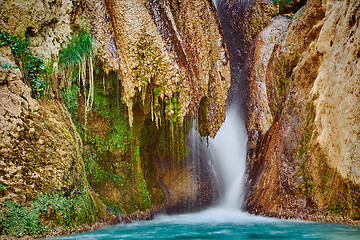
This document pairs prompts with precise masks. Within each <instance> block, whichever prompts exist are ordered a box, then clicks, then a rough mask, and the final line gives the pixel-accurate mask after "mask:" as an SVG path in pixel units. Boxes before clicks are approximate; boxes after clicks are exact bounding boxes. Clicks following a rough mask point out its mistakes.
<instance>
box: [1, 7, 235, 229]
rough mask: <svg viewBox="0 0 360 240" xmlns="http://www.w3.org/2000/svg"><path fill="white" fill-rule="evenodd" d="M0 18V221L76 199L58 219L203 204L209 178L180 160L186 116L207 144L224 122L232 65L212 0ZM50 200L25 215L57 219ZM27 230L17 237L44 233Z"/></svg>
mask: <svg viewBox="0 0 360 240" xmlns="http://www.w3.org/2000/svg"><path fill="white" fill-rule="evenodd" d="M0 12H1V19H0V26H1V30H2V31H1V33H0V59H1V63H0V100H1V103H2V105H1V106H0V112H1V114H2V116H0V117H1V118H0V125H1V126H3V128H2V132H1V136H0V137H1V138H0V139H1V145H0V146H1V149H0V153H1V155H0V166H1V167H0V173H1V174H0V184H1V185H0V201H1V202H0V203H1V204H2V205H1V206H0V211H1V213H4V214H5V213H8V214H15V213H13V212H11V211H16V209H10V210H9V208H10V207H9V206H12V205H11V204H14V203H12V202H11V201H15V202H17V203H19V204H22V205H24V206H28V207H29V209H28V210H24V211H38V209H40V208H37V207H31V205H32V204H31V201H32V200H34V201H37V203H39V202H40V203H39V204H41V200H39V199H40V198H41V197H42V196H48V198H50V199H54V198H55V197H59V198H61V199H60V200H61V201H67V199H77V200H76V201H79V202H77V203H76V205H78V206H81V207H80V210H79V209H77V210H76V211H75V210H74V209H72V207H74V206H73V205H71V204H70V205H69V204H68V205H69V206H67V207H68V210H67V211H70V212H71V214H72V213H74V214H75V215H74V216H73V217H72V218H71V220H64V221H63V220H62V221H59V222H62V224H65V223H66V224H70V225H71V226H72V225H73V224H75V225H79V224H82V223H93V222H94V221H97V220H101V221H113V220H114V219H113V217H112V213H115V214H126V213H129V214H131V213H134V212H135V211H147V210H149V209H152V208H153V209H155V208H160V209H162V208H163V207H164V205H165V207H166V206H168V207H169V208H173V209H177V210H176V211H179V210H180V211H183V210H190V208H189V206H190V205H191V206H195V208H199V206H201V204H200V205H199V206H198V205H196V203H195V202H196V201H199V202H206V204H210V203H211V200H212V198H213V195H212V194H213V193H211V191H210V190H206V191H201V190H203V189H211V183H210V181H208V180H201V179H200V178H199V177H198V176H196V174H197V172H198V170H197V171H195V170H194V169H192V168H193V166H188V165H187V164H185V161H186V158H187V145H186V141H187V135H188V133H189V130H190V123H191V119H192V118H198V119H199V120H198V123H199V125H198V128H199V131H200V132H201V134H202V135H203V136H211V137H213V136H215V134H216V132H217V130H218V129H219V128H220V126H221V124H222V122H223V121H224V119H225V107H226V100H227V92H228V89H229V87H230V62H229V56H228V52H227V48H226V44H225V41H224V39H223V33H222V29H221V26H220V22H219V20H218V17H217V13H216V10H215V7H214V5H213V3H212V2H211V1H207V0H201V1H190V0H186V1H156V0H134V1H121V0H115V1H107V0H81V1H70V0H65V1H59V0H46V1H22V0H14V1H6V2H4V3H3V4H2V6H1V10H0ZM88 33H89V34H88ZM81 34H83V35H81ZM25 36H26V38H25ZM88 40H90V41H88ZM87 44H88V45H87ZM86 47H87V49H85V48H86ZM66 54H67V55H66ZM85 54H86V55H85ZM71 58H74V59H77V60H73V59H71ZM90 60H91V61H90ZM92 63H94V65H92ZM92 69H93V71H92ZM81 79H82V80H81ZM87 79H91V81H90V80H87ZM30 87H31V88H30ZM31 90H32V92H31ZM89 95H90V96H94V100H93V104H92V109H91V110H85V108H86V106H85V105H87V103H86V97H87V96H89ZM39 96H41V97H40V98H39ZM65 107H66V108H65ZM70 115H71V116H70ZM202 164H204V163H202ZM201 166H202V165H201ZM199 171H200V170H199ZM201 171H202V172H201V173H199V174H202V175H206V176H208V175H207V173H206V171H207V170H206V169H204V170H201ZM169 179H170V182H169ZM173 179H182V180H183V181H181V182H179V185H177V187H176V188H175V187H174V185H173V182H172V180H173ZM195 180H196V181H195ZM178 186H179V187H178ZM201 188H203V189H201ZM201 192H203V193H201ZM169 193H171V196H169V195H167V194H169ZM205 193H206V196H205V195H204V194H205ZM201 194H202V195H201ZM8 200H11V201H10V202H9V201H8ZM60 200H59V199H58V200H51V201H60ZM51 201H50V200H49V203H48V204H50V205H49V206H48V208H47V209H48V212H47V213H46V214H45V213H44V214H43V215H41V214H40V213H39V215H36V214H33V215H31V216H33V217H35V220H36V221H40V219H39V217H40V218H41V221H42V222H43V223H44V222H46V223H47V222H48V221H50V220H51V221H52V220H54V219H50V218H57V217H58V218H59V219H62V218H63V217H64V216H62V215H61V214H60V215H59V214H58V213H56V211H58V212H59V210H56V209H53V208H54V206H53V205H51V204H54V202H51ZM74 201H75V200H74ZM37 203H36V204H37ZM36 204H35V205H36ZM72 204H73V203H72ZM104 204H105V205H106V209H107V210H108V211H107V212H105V205H104ZM188 205H189V206H188ZM63 207H64V206H63ZM18 208H21V207H19V206H18ZM64 211H65V210H62V212H64ZM81 211H83V212H81ZM54 214H55V215H54ZM69 214H70V213H69ZM76 214H77V215H76ZM141 214H142V213H141ZM141 214H138V215H137V216H142V215H141ZM4 216H5V215H4ZM9 216H10V215H9ZM84 216H86V217H84ZM9 219H10V218H9ZM35 220H34V221H35ZM3 221H8V220H7V218H0V225H1V226H5V224H4V222H3ZM9 221H10V220H9ZM2 224H3V225H2ZM30 225H31V224H30ZM30 225H29V224H26V223H25V224H24V225H21V224H20V225H19V229H20V230H19V235H22V234H28V233H29V232H32V233H34V232H37V233H41V232H42V231H45V230H44V229H43V228H41V226H42V225H41V224H38V227H39V228H36V230H34V229H28V227H29V226H30ZM1 226H0V230H1V231H3V232H2V233H5V234H9V233H10V232H11V229H8V228H1ZM6 226H10V224H9V225H6Z"/></svg>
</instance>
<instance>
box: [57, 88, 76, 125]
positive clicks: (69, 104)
mask: <svg viewBox="0 0 360 240" xmlns="http://www.w3.org/2000/svg"><path fill="white" fill-rule="evenodd" d="M79 91H80V89H79V87H78V86H77V85H76V84H72V85H71V86H70V89H69V90H65V91H62V93H61V95H62V99H63V102H64V104H65V107H66V108H67V110H68V111H69V113H70V114H71V117H72V118H73V119H74V120H75V119H76V109H77V108H78V106H79V102H78V98H79Z"/></svg>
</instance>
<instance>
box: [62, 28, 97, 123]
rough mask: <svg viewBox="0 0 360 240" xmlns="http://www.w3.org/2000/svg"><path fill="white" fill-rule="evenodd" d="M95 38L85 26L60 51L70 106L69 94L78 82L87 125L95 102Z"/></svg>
mask: <svg viewBox="0 0 360 240" xmlns="http://www.w3.org/2000/svg"><path fill="white" fill-rule="evenodd" d="M93 49H94V47H93V38H92V36H91V33H90V31H89V29H88V27H87V26H86V25H83V26H82V27H81V28H80V30H79V31H78V32H76V33H75V34H74V36H73V37H72V38H71V39H69V40H68V41H67V43H66V46H65V47H64V48H63V49H61V50H60V51H59V63H60V65H61V66H62V67H63V68H64V72H65V73H66V75H65V78H66V86H67V92H68V94H67V95H66V96H68V99H65V100H66V101H68V106H69V105H70V104H71V103H70V96H72V95H71V94H70V93H69V92H71V91H72V89H73V88H72V84H73V83H74V82H75V81H76V80H77V84H78V85H79V87H81V88H82V93H83V96H84V98H85V125H86V122H87V113H88V112H89V111H90V110H91V109H92V105H93V102H94V75H93V60H92V58H93V56H92V52H93Z"/></svg>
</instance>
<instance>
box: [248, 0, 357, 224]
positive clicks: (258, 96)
mask: <svg viewBox="0 0 360 240" xmlns="http://www.w3.org/2000/svg"><path fill="white" fill-rule="evenodd" d="M359 11H360V3H359V2H358V1H332V0H328V1H316V0H312V1H311V0H310V1H307V3H306V5H305V6H304V7H302V8H300V9H299V10H298V11H297V12H296V13H295V14H294V15H293V16H292V18H291V19H287V18H285V17H277V18H275V19H273V20H272V21H271V22H270V23H269V25H268V26H267V27H266V28H265V29H264V30H263V31H262V32H261V33H260V34H259V36H258V37H257V38H256V41H255V45H254V50H253V60H252V62H251V67H250V68H251V69H252V71H251V73H250V77H249V79H250V80H249V81H250V83H249V86H250V88H249V90H250V99H249V103H248V107H249V114H248V122H247V126H248V134H249V147H250V149H249V154H248V172H247V186H248V190H249V194H248V197H247V199H246V209H247V210H248V211H250V212H253V213H259V214H264V215H270V216H279V217H295V218H303V219H318V220H327V221H333V220H334V219H336V220H335V221H344V219H346V221H352V220H358V219H359V216H360V208H359V206H360V202H359V194H360V192H359V189H360V188H359V169H360V168H359V167H360V166H359V164H360V161H359V159H360V158H359V142H360V139H359V126H360V122H359V118H358V116H359V108H358V107H357V106H358V105H359V86H360V85H359V79H360V78H359V74H360V72H359V71H358V69H359V60H358V58H359V56H360V54H359V49H360V48H359V37H356V36H359V31H360V30H359V29H360V28H359V22H360V19H359V14H360V12H359ZM289 21H290V23H289ZM287 25H288V27H287ZM345 52H346V54H344V53H345ZM305 213H306V214H305ZM328 214H329V215H328ZM325 215H326V216H330V215H331V216H332V217H325ZM336 216H341V217H340V218H336ZM342 217H344V219H343V218H342Z"/></svg>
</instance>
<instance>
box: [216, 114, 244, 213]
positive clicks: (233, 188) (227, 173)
mask: <svg viewBox="0 0 360 240" xmlns="http://www.w3.org/2000/svg"><path fill="white" fill-rule="evenodd" d="M209 148H210V150H211V151H212V152H213V156H214V161H215V162H216V165H217V166H218V170H219V173H220V177H221V179H222V187H223V188H224V189H223V190H222V191H221V192H222V193H223V196H221V199H220V203H219V206H218V207H221V208H234V209H240V208H241V207H242V205H243V194H244V193H243V181H244V174H245V170H246V148H247V132H246V127H245V121H244V119H243V118H242V116H241V115H240V114H239V113H238V111H237V108H235V107H230V108H228V109H227V111H226V120H225V122H224V123H223V125H222V126H221V128H220V130H219V132H218V133H217V135H216V137H215V138H214V139H210V140H209Z"/></svg>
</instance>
